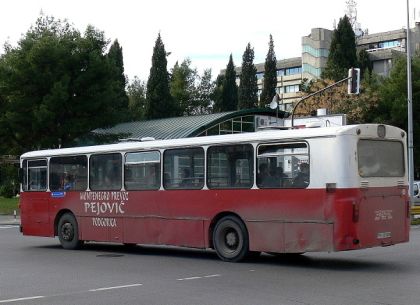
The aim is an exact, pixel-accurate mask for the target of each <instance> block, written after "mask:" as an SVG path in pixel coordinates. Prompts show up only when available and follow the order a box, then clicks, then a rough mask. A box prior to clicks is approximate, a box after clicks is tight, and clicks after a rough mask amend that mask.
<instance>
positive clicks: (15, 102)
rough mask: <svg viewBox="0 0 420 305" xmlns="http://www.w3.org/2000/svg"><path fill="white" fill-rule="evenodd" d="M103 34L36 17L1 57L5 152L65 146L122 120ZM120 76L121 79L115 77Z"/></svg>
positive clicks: (0, 134)
mask: <svg viewBox="0 0 420 305" xmlns="http://www.w3.org/2000/svg"><path fill="white" fill-rule="evenodd" d="M108 44H109V42H108V41H107V40H106V39H105V37H104V34H103V32H100V31H98V30H96V29H95V28H93V27H92V26H88V28H87V29H86V31H85V33H84V36H82V35H81V34H80V32H79V31H77V30H76V29H74V28H73V27H72V26H71V25H70V24H69V23H68V22H67V21H60V20H55V19H54V18H53V17H48V16H40V17H39V18H38V20H37V21H36V23H35V25H34V26H32V27H31V28H30V29H29V30H28V32H27V33H26V34H25V35H24V37H22V39H21V40H20V41H19V42H18V45H17V47H12V46H10V45H6V46H5V53H4V54H3V55H2V56H1V57H0V88H1V90H0V92H1V93H0V139H1V141H0V142H1V143H2V148H3V153H11V154H20V153H22V152H24V151H27V150H31V149H37V148H50V147H57V146H59V145H64V146H65V145H69V143H71V142H72V140H73V139H74V138H76V137H79V136H81V135H83V134H85V133H87V132H88V131H90V130H92V129H95V128H99V127H106V126H110V125H113V124H115V123H117V122H119V121H120V120H121V117H122V116H121V111H120V110H121V108H124V107H125V108H127V105H126V104H125V103H126V102H127V98H126V97H125V96H124V94H122V93H121V91H120V90H119V86H117V85H116V79H117V77H116V74H115V72H116V71H117V70H118V69H117V68H116V66H115V63H113V62H112V61H111V60H108V57H107V54H106V52H105V50H106V48H107V45H108ZM119 75H120V74H119Z"/></svg>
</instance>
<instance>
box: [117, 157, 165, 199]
mask: <svg viewBox="0 0 420 305" xmlns="http://www.w3.org/2000/svg"><path fill="white" fill-rule="evenodd" d="M124 185H125V189H126V190H129V191H130V190H157V189H159V188H160V152H158V151H148V152H135V153H127V154H126V156H125V164H124Z"/></svg>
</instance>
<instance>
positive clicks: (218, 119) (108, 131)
mask: <svg viewBox="0 0 420 305" xmlns="http://www.w3.org/2000/svg"><path fill="white" fill-rule="evenodd" d="M251 115H262V116H270V117H276V116H277V112H276V110H271V109H264V108H262V109H258V108H255V109H245V110H238V111H230V112H222V113H214V114H207V115H192V116H183V117H175V118H165V119H158V120H150V121H137V122H127V123H121V124H118V125H115V126H113V127H111V128H98V129H95V130H93V131H92V132H91V134H93V135H94V136H108V135H113V136H117V135H120V136H121V137H124V138H139V139H141V138H145V137H153V138H155V139H177V138H188V137H195V136H198V135H200V134H201V133H203V132H204V131H206V130H208V129H210V128H211V127H213V126H217V125H218V124H220V123H223V122H225V121H228V120H231V119H235V118H240V117H243V116H251ZM287 116H288V113H287V112H284V111H278V117H279V118H284V117H287Z"/></svg>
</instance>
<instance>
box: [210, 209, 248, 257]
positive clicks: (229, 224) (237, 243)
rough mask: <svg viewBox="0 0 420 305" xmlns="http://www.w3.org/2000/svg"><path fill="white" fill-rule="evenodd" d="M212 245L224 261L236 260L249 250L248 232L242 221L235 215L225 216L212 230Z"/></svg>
mask: <svg viewBox="0 0 420 305" xmlns="http://www.w3.org/2000/svg"><path fill="white" fill-rule="evenodd" d="M213 245H214V249H215V250H216V253H217V255H218V256H219V257H220V258H221V259H222V260H223V261H226V262H238V261H240V260H242V259H244V258H245V257H246V256H247V255H248V252H249V241H248V232H247V230H246V227H245V225H244V223H243V222H242V221H241V220H240V219H239V218H238V217H235V216H225V217H223V218H221V219H220V220H219V221H218V222H217V223H216V226H215V228H214V231H213Z"/></svg>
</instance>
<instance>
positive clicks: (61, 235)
mask: <svg viewBox="0 0 420 305" xmlns="http://www.w3.org/2000/svg"><path fill="white" fill-rule="evenodd" d="M57 232H58V239H59V240H60V243H61V246H62V247H63V248H64V249H68V250H75V249H79V248H80V247H81V246H82V244H83V242H82V241H81V240H79V228H78V226H77V221H76V218H74V216H73V215H72V214H70V213H66V214H64V215H63V216H61V218H60V220H59V221H58V228H57Z"/></svg>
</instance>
